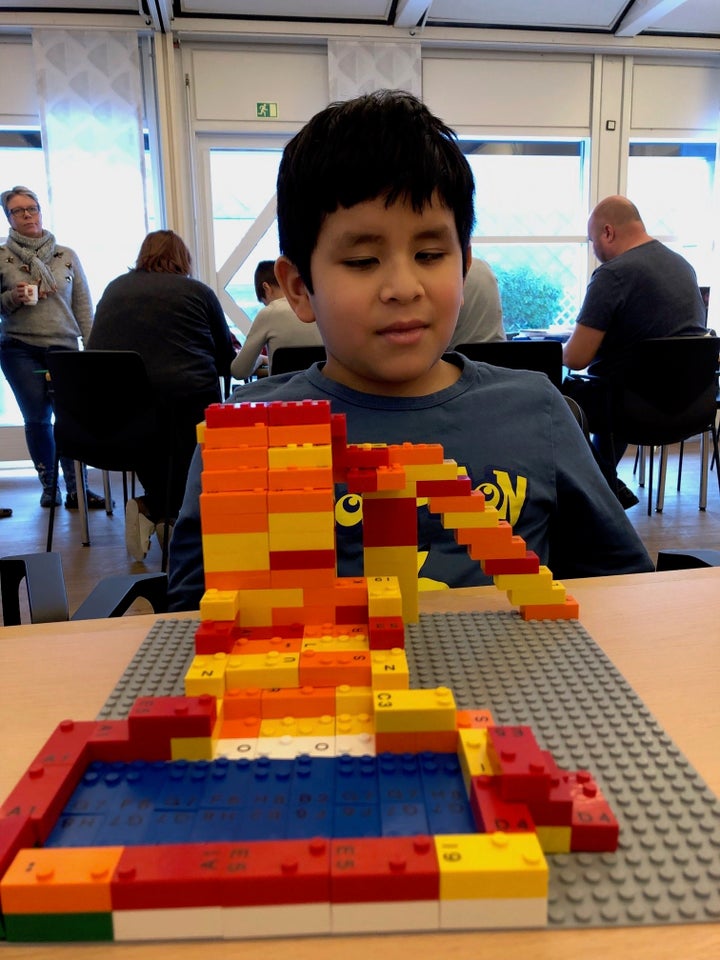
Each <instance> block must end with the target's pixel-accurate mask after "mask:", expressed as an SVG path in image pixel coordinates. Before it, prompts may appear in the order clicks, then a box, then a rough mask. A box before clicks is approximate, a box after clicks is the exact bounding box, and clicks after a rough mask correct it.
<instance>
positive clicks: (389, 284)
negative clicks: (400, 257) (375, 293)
mask: <svg viewBox="0 0 720 960" xmlns="http://www.w3.org/2000/svg"><path fill="white" fill-rule="evenodd" d="M422 292H423V285H422V282H421V280H420V277H419V276H418V273H417V266H416V265H415V263H414V262H413V263H407V262H405V261H402V262H400V261H395V262H394V263H393V264H391V265H388V270H387V273H386V275H385V277H384V278H383V284H382V291H381V297H382V299H383V300H399V301H401V302H403V303H407V302H409V301H411V300H414V299H415V298H416V297H418V296H420V295H421V294H422Z"/></svg>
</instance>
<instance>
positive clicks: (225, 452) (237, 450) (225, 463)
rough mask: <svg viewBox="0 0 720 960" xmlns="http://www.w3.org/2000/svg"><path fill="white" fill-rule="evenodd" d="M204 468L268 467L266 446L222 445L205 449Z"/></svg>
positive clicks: (237, 468)
mask: <svg viewBox="0 0 720 960" xmlns="http://www.w3.org/2000/svg"><path fill="white" fill-rule="evenodd" d="M202 459H203V470H239V469H241V468H242V467H265V468H267V450H266V448H265V447H247V446H246V447H221V448H217V449H215V448H212V447H211V448H207V447H206V448H205V449H204V450H203V455H202Z"/></svg>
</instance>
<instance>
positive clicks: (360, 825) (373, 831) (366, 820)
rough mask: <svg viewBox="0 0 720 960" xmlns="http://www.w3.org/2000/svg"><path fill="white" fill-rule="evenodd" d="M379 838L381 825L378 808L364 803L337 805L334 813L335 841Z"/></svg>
mask: <svg viewBox="0 0 720 960" xmlns="http://www.w3.org/2000/svg"><path fill="white" fill-rule="evenodd" d="M379 836H381V825H380V809H379V807H378V806H376V805H375V804H363V803H356V804H352V803H341V804H336V805H335V809H334V811H333V837H334V838H335V839H337V840H344V839H348V838H352V837H379Z"/></svg>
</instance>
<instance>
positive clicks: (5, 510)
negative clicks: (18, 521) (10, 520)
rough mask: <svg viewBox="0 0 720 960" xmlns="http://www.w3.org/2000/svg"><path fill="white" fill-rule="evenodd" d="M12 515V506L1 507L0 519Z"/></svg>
mask: <svg viewBox="0 0 720 960" xmlns="http://www.w3.org/2000/svg"><path fill="white" fill-rule="evenodd" d="M11 516H12V510H11V509H10V507H0V519H4V518H5V517H11Z"/></svg>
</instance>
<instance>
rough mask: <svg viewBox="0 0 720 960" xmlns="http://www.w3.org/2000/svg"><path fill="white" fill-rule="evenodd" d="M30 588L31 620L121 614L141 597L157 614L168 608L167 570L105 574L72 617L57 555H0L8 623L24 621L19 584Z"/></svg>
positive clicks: (0, 588) (2, 596)
mask: <svg viewBox="0 0 720 960" xmlns="http://www.w3.org/2000/svg"><path fill="white" fill-rule="evenodd" d="M23 580H24V581H25V585H26V588H27V600H28V610H29V613H30V622H31V623H57V622H59V621H63V620H95V619H98V618H101V619H104V618H106V617H121V616H122V615H123V613H125V611H126V610H127V609H128V608H129V607H130V605H131V604H132V603H133V602H134V601H135V600H137V599H138V598H140V597H143V598H144V599H145V600H147V601H148V603H149V604H150V606H151V607H152V609H153V611H154V612H155V613H165V612H166V611H167V574H166V573H136V574H126V575H123V576H116V577H106V578H105V579H104V580H101V581H100V583H98V584H97V586H96V587H95V588H94V589H93V590H92V591H91V593H90V595H89V596H88V597H87V598H86V599H85V600H84V601H83V603H81V604H80V606H79V607H78V609H77V610H76V611H75V613H73V615H72V616H70V611H69V607H68V598H67V592H66V590H65V578H64V575H63V569H62V560H61V558H60V554H59V553H26V554H18V555H17V556H14V557H2V558H0V599H1V600H2V613H3V623H4V625H5V626H6V627H10V626H16V625H18V624H19V623H20V619H21V618H20V588H21V586H22V582H23Z"/></svg>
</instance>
